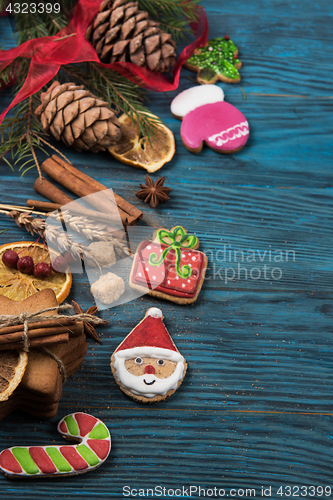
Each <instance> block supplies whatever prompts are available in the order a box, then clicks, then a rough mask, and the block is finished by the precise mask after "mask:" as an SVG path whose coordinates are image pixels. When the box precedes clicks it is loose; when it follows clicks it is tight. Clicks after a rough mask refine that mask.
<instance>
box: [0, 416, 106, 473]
mask: <svg viewBox="0 0 333 500" xmlns="http://www.w3.org/2000/svg"><path fill="white" fill-rule="evenodd" d="M58 432H59V433H60V434H61V435H62V436H63V437H64V438H65V439H69V440H71V441H79V443H78V444H75V445H66V446H57V445H52V446H13V447H12V448H7V449H6V450H3V451H2V452H1V453H0V469H1V470H2V472H4V473H5V474H7V475H9V476H29V477H36V476H58V475H62V476H63V475H74V474H83V473H84V472H89V471H91V470H93V469H96V467H98V466H99V465H101V464H102V463H103V462H104V461H105V460H106V459H107V457H108V455H109V453H110V450H111V436H110V432H109V429H108V428H107V427H106V425H105V424H104V423H103V422H102V421H101V420H99V419H98V418H96V417H93V416H92V415H88V414H87V413H71V414H70V415H67V416H66V417H64V418H62V419H61V420H60V422H59V424H58Z"/></svg>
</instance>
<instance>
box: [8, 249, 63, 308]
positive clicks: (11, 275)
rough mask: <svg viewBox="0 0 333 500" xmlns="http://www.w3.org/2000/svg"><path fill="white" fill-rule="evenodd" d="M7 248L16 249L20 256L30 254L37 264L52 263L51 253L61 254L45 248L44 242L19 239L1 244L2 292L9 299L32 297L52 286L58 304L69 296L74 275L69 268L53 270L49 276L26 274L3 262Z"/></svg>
mask: <svg viewBox="0 0 333 500" xmlns="http://www.w3.org/2000/svg"><path fill="white" fill-rule="evenodd" d="M6 250H14V251H15V252H17V253H19V256H20V257H24V256H26V255H30V257H32V259H33V261H34V263H35V264H38V263H39V262H45V263H46V264H50V262H51V259H50V254H49V252H50V251H51V252H52V254H54V257H56V256H58V255H59V254H58V253H57V252H55V251H53V250H47V249H45V247H44V245H43V244H42V243H34V242H31V241H18V242H16V243H7V244H5V245H2V246H0V294H1V295H5V296H6V297H8V298H9V299H12V300H17V301H21V300H24V299H26V298H27V297H30V295H33V294H34V293H36V292H39V291H40V290H44V289H45V288H52V290H53V291H54V292H55V294H56V297H57V301H58V304H61V302H63V301H64V300H65V298H66V297H67V295H68V294H69V292H70V289H71V286H72V275H71V273H70V271H69V270H68V271H67V272H66V273H55V272H54V271H52V272H51V275H50V277H49V278H45V279H39V278H36V276H34V275H33V274H24V273H21V272H20V271H19V270H17V269H12V268H9V267H7V266H5V264H4V263H3V262H2V255H3V253H4V252H5V251H6Z"/></svg>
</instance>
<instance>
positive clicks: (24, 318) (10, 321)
mask: <svg viewBox="0 0 333 500" xmlns="http://www.w3.org/2000/svg"><path fill="white" fill-rule="evenodd" d="M70 309H73V307H72V306H71V305H69V304H62V305H60V306H55V307H47V308H45V309H41V310H39V311H36V312H33V313H31V312H24V313H21V314H18V315H16V316H15V315H8V314H3V315H0V327H1V328H5V327H7V326H14V325H22V324H23V335H22V340H23V350H24V351H26V352H29V323H32V322H33V321H36V320H38V321H41V322H43V321H48V320H57V319H63V318H65V319H70V320H73V321H82V322H83V323H92V324H94V325H105V323H106V322H105V321H104V320H103V319H101V318H97V317H96V316H93V315H92V314H87V313H80V314H73V315H68V314H45V313H47V312H51V311H60V312H62V311H68V310H70ZM59 361H60V362H59ZM57 362H58V365H60V363H61V360H57Z"/></svg>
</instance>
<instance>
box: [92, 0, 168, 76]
mask: <svg viewBox="0 0 333 500" xmlns="http://www.w3.org/2000/svg"><path fill="white" fill-rule="evenodd" d="M86 38H87V40H89V41H90V42H91V43H92V45H93V46H94V48H95V50H96V52H97V54H98V57H99V58H100V60H101V61H102V62H103V63H113V62H131V63H134V64H137V65H138V66H144V67H146V68H148V69H150V70H151V71H159V72H165V71H169V69H170V67H171V66H173V65H174V64H175V61H176V54H175V45H176V43H175V42H174V40H172V37H171V35H169V34H168V33H165V31H162V30H161V29H160V28H159V24H158V23H157V22H155V21H153V20H151V19H149V18H148V13H147V12H144V11H142V10H139V8H138V3H137V2H128V1H127V0H111V1H110V0H103V2H102V3H101V7H100V12H99V14H97V16H96V18H95V20H94V23H93V24H92V25H90V26H89V28H88V30H87V32H86Z"/></svg>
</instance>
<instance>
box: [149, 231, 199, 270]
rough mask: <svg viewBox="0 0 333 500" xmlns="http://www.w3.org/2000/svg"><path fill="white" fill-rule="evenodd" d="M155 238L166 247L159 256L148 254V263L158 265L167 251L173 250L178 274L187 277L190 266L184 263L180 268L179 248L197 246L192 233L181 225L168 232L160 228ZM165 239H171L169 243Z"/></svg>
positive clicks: (196, 240) (196, 239)
mask: <svg viewBox="0 0 333 500" xmlns="http://www.w3.org/2000/svg"><path fill="white" fill-rule="evenodd" d="M157 239H158V241H159V242H160V243H162V244H163V245H167V248H165V249H164V250H163V252H162V255H161V256H160V258H158V256H157V255H156V253H152V254H150V256H149V261H148V262H149V264H150V265H151V266H160V265H161V264H162V262H164V261H165V259H166V257H167V255H168V253H169V252H170V251H171V250H174V252H175V255H176V262H175V268H176V272H177V274H178V276H179V277H180V278H183V279H186V278H189V277H190V276H191V275H192V268H191V267H190V266H188V265H186V264H185V265H184V266H182V268H180V262H181V248H192V249H194V248H195V247H197V246H198V238H197V237H196V236H194V234H187V233H186V231H185V229H184V228H183V227H181V226H177V227H175V228H174V229H173V231H170V232H169V231H166V230H165V229H160V230H159V231H158V232H157ZM167 239H168V240H169V241H171V243H169V242H168V241H167Z"/></svg>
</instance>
